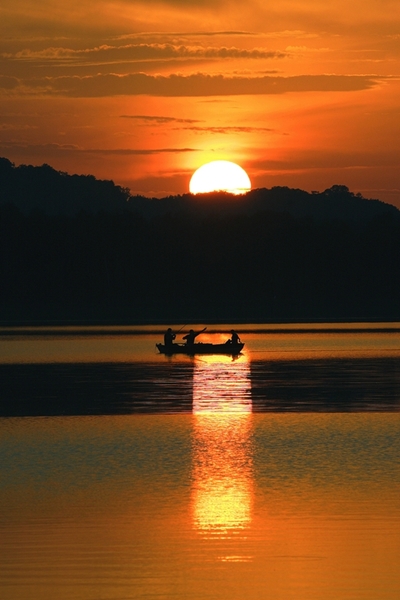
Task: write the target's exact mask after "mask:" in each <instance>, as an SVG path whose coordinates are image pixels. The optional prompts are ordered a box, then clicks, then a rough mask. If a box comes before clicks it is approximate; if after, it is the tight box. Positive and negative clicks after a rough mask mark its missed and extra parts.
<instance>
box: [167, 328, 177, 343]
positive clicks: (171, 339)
mask: <svg viewBox="0 0 400 600" xmlns="http://www.w3.org/2000/svg"><path fill="white" fill-rule="evenodd" d="M175 338H176V335H175V333H174V332H173V331H172V329H171V327H168V329H167V331H166V332H165V333H164V344H165V347H166V348H171V346H172V344H173V343H174V339H175Z"/></svg>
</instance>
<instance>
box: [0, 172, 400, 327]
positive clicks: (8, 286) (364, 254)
mask: <svg viewBox="0 0 400 600" xmlns="http://www.w3.org/2000/svg"><path fill="white" fill-rule="evenodd" d="M13 168H14V169H15V167H13ZM68 177H69V176H68ZM94 181H95V182H97V180H94ZM78 187H79V186H78ZM100 187H101V186H100ZM109 187H110V189H112V190H113V192H112V194H111V193H110V197H108V196H107V194H105V196H104V197H107V198H108V200H107V202H108V201H110V198H111V197H113V196H112V195H113V194H114V193H115V194H116V197H117V196H118V198H119V200H118V202H119V201H121V205H120V206H118V209H117V210H111V211H110V210H108V209H107V210H105V209H104V208H101V206H100V205H99V206H100V208H98V210H88V209H84V208H81V209H80V210H79V211H78V210H76V211H71V212H69V214H65V212H64V213H57V212H54V211H46V210H44V209H43V208H38V207H34V208H31V209H30V210H26V209H24V208H23V207H21V206H20V205H19V204H18V203H14V202H12V201H10V198H9V197H7V198H6V199H4V196H3V200H1V199H0V284H1V290H2V293H1V295H0V321H2V322H3V323H17V322H49V321H54V322H64V321H77V322H78V321H79V322H90V323H95V322H113V323H115V322H121V323H141V322H154V323H156V322H160V323H161V322H170V323H172V322H190V323H194V322H196V321H197V322H208V323H211V322H235V321H236V322H273V321H275V322H279V321H317V320H318V321H341V320H343V321H356V320H400V276H399V275H400V218H399V214H400V213H399V211H397V210H396V209H395V208H394V207H390V205H386V204H384V203H381V202H379V201H370V200H366V199H363V198H361V197H358V196H355V195H353V194H352V193H351V192H349V190H348V189H347V188H345V187H344V186H333V188H330V190H331V191H330V192H329V191H326V192H328V193H326V194H325V195H324V198H325V199H326V202H327V205H329V204H330V205H332V206H334V207H335V210H336V209H337V206H338V205H340V203H342V204H343V203H344V202H345V200H346V198H347V204H349V199H350V200H354V201H355V203H356V204H357V207H356V208H355V209H354V211H353V212H352V211H351V210H350V213H351V216H349V214H347V213H346V211H344V210H341V211H337V210H336V212H335V211H334V214H330V215H329V216H323V215H322V216H321V214H319V213H318V210H317V211H314V212H313V211H312V210H311V211H310V210H308V208H307V206H306V205H307V203H308V202H311V204H312V203H313V202H314V200H315V199H314V198H312V197H311V196H312V194H307V192H302V191H301V190H289V191H288V192H287V193H286V195H285V188H279V190H278V191H279V194H280V195H281V196H282V198H283V200H285V198H286V206H287V205H288V204H290V203H292V204H294V205H295V210H292V211H290V210H288V209H287V208H286V209H282V208H281V207H282V206H285V202H284V201H283V200H282V202H281V203H280V204H279V203H278V204H276V203H275V206H274V207H271V206H270V205H268V203H267V205H265V204H264V205H262V207H261V208H260V207H258V208H257V209H255V208H254V204H253V205H252V204H251V202H249V204H248V205H245V204H244V200H243V199H239V198H232V197H230V198H227V197H226V195H224V194H219V195H218V194H216V195H214V196H213V197H210V198H208V199H207V202H205V201H202V199H201V198H200V197H196V198H193V197H191V198H190V199H188V201H187V202H185V198H186V196H179V197H172V198H170V203H168V199H165V203H161V204H157V203H160V202H161V201H160V200H156V199H153V200H149V199H147V200H146V199H141V200H140V202H136V205H135V198H132V197H131V196H130V195H129V192H128V191H127V190H124V189H123V188H119V189H118V186H114V184H113V183H112V182H111V185H110V186H109ZM114 188H115V189H114ZM287 189H288V188H287ZM275 192H276V190H275ZM38 193H39V194H41V195H43V197H46V194H47V192H46V190H45V189H44V190H42V191H40V190H39V192H38ZM279 194H278V195H279ZM253 195H254V197H255V198H256V200H257V202H260V200H259V198H260V194H258V196H257V193H256V191H254V192H253ZM275 195H276V194H275ZM314 195H316V194H314ZM187 196H189V195H187ZM66 197H67V196H66ZM76 197H79V193H77V195H76V196H75V198H76ZM302 197H303V199H304V202H303V204H302V200H301V198H302ZM293 198H297V203H296V202H295V200H293ZM11 200H12V199H11ZM136 200H137V198H136ZM203 200H204V199H203ZM250 200H251V198H250ZM66 201H68V200H66ZM92 201H93V198H92ZM146 201H147V204H146ZM131 202H132V203H133V204H132V205H130V204H131ZM370 202H373V204H372V205H371V204H369V203H370ZM152 203H156V204H155V206H156V208H155V209H154V207H153V205H152ZM255 203H256V202H255ZM147 205H151V210H147V211H146V210H144V209H143V206H147ZM108 206H109V205H108ZM246 206H247V210H244V207H246ZM159 207H161V208H162V210H160V208H159ZM196 207H197V208H196ZM371 207H372V208H371ZM372 209H373V210H372ZM392 209H393V210H392ZM296 211H297V213H296ZM323 212H324V211H323ZM325 213H326V211H325V212H324V214H325Z"/></svg>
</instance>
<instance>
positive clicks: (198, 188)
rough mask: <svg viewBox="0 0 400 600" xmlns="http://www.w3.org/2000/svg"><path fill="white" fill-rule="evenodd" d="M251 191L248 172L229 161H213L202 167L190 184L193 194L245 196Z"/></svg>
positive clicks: (193, 176)
mask: <svg viewBox="0 0 400 600" xmlns="http://www.w3.org/2000/svg"><path fill="white" fill-rule="evenodd" d="M250 189H251V183H250V179H249V176H248V175H247V173H246V171H245V170H244V169H242V167H239V165H237V164H236V163H234V162H231V161H229V160H213V161H212V162H209V163H206V164H205V165H202V166H201V167H199V168H198V169H197V171H195V172H194V173H193V175H192V178H191V180H190V184H189V190H190V192H191V193H192V194H206V193H207V192H228V193H229V194H245V193H246V192H248V191H249V190H250Z"/></svg>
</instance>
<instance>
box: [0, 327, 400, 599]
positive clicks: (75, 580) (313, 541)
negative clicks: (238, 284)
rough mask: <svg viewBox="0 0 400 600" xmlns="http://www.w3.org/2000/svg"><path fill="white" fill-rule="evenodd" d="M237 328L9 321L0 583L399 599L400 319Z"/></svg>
mask: <svg viewBox="0 0 400 600" xmlns="http://www.w3.org/2000/svg"><path fill="white" fill-rule="evenodd" d="M238 329H239V330H240V333H241V336H242V338H243V339H244V341H245V342H246V346H245V353H244V354H243V355H242V356H240V357H239V358H238V359H236V360H232V358H230V357H206V356H202V357H197V358H190V357H180V358H178V357H172V358H167V357H164V356H161V355H158V354H156V352H155V349H154V345H155V341H157V340H158V339H159V337H160V336H159V334H157V333H154V332H152V330H151V329H150V328H148V329H147V330H145V331H144V332H143V330H141V331H139V332H137V330H136V329H133V328H122V329H120V330H115V329H114V330H110V329H107V330H105V331H104V330H101V329H99V330H97V329H96V330H89V331H88V330H87V329H78V330H74V329H69V330H63V331H58V330H49V329H46V330H45V331H38V330H35V329H33V330H24V331H21V330H18V331H10V330H7V331H3V336H2V337H1V339H0V357H1V359H0V382H1V389H0V393H1V395H0V400H1V401H0V410H1V415H2V418H0V457H1V470H0V474H1V480H0V557H1V566H0V597H1V598H4V599H5V600H36V599H39V598H40V599H43V600H50V599H51V600H53V599H54V598H57V599H60V600H109V599H112V600H131V599H146V600H147V599H157V600H158V599H160V598H161V599H165V600H169V599H175V598H193V599H195V600H197V599H198V600H200V599H201V600H214V599H215V600H225V599H228V598H229V599H231V598H232V599H234V600H236V599H237V600H242V599H243V598H248V599H249V600H253V599H254V600H256V599H257V600H259V599H262V600H263V599H264V598H266V599H268V598H271V599H273V600H275V599H278V600H292V599H293V600H294V599H296V600H325V599H328V600H330V599H332V600H333V599H335V600H353V599H362V600H377V599H379V600H398V598H399V597H400V575H399V573H400V411H399V408H400V339H399V331H400V328H399V327H397V326H396V325H394V326H391V327H390V328H388V327H387V326H383V325H374V326H372V325H371V326H368V327H367V328H366V327H365V326H364V327H362V326H354V325H352V326H342V327H340V328H338V327H336V329H332V327H329V328H328V326H319V327H315V326H313V327H311V326H296V327H294V326H286V328H280V330H279V331H277V328H276V327H275V328H274V327H272V326H270V327H269V328H267V327H262V328H261V327H258V328H256V327H251V328H248V329H251V331H248V333H242V331H243V329H244V328H239V327H238ZM282 329H283V330H282ZM339 329H340V330H339ZM367 329H368V331H367ZM217 330H218V328H215V331H217ZM211 338H212V339H219V338H221V339H225V338H226V335H224V334H219V333H217V332H216V333H211V334H210V339H211ZM205 339H206V338H205ZM21 416H23V418H21Z"/></svg>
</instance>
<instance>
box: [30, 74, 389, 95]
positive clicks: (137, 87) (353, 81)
mask: <svg viewBox="0 0 400 600" xmlns="http://www.w3.org/2000/svg"><path fill="white" fill-rule="evenodd" d="M384 80H387V78H385V77H380V76H375V75H297V76H292V77H274V76H262V77H251V76H247V77H244V76H233V77H228V76H226V75H208V74H206V73H195V74H192V75H182V74H173V75H169V76H164V75H148V74H145V73H132V74H128V75H117V74H112V73H111V74H106V75H95V76H84V77H78V76H62V77H55V78H51V77H48V78H42V79H31V80H30V81H29V82H26V83H27V85H28V84H29V86H30V87H31V90H32V92H35V91H37V90H39V91H41V92H42V93H47V94H50V95H59V96H66V97H77V98H78V97H82V98H83V97H86V98H90V97H107V96H108V97H110V96H119V95H126V96H139V95H149V96H159V97H196V96H199V97H201V96H231V95H233V96H235V95H236V96H238V95H269V94H274V95H275V94H285V93H288V92H351V91H359V90H368V89H371V88H373V87H376V86H377V85H378V83H379V82H380V81H384Z"/></svg>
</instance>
